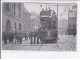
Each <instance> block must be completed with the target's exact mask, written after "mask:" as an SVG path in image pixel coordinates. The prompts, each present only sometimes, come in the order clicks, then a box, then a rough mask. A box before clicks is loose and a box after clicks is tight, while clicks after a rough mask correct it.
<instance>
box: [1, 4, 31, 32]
mask: <svg viewBox="0 0 80 60" xmlns="http://www.w3.org/2000/svg"><path fill="white" fill-rule="evenodd" d="M29 21H30V13H29V12H28V11H26V9H25V7H24V4H23V3H3V5H2V30H3V32H5V31H10V30H12V31H13V32H18V31H22V32H26V31H28V27H29V25H28V22H29ZM29 28H30V27H29Z"/></svg>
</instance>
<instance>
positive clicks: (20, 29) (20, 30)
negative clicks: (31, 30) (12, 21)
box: [19, 23, 21, 31]
mask: <svg viewBox="0 0 80 60" xmlns="http://www.w3.org/2000/svg"><path fill="white" fill-rule="evenodd" d="M19 30H20V31H21V23H19Z"/></svg>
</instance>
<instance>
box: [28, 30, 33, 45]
mask: <svg viewBox="0 0 80 60" xmlns="http://www.w3.org/2000/svg"><path fill="white" fill-rule="evenodd" d="M29 36H30V39H31V41H30V44H32V43H33V32H32V31H31V32H30V33H29Z"/></svg>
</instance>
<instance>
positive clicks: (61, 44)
mask: <svg viewBox="0 0 80 60" xmlns="http://www.w3.org/2000/svg"><path fill="white" fill-rule="evenodd" d="M58 37H59V39H58V40H57V44H54V43H49V44H45V43H44V44H41V41H40V43H39V44H37V43H36V44H30V39H28V40H25V39H23V41H22V44H18V43H15V41H14V43H8V44H4V43H3V44H2V49H3V50H26V51H76V36H75V37H74V36H73V35H64V34H63V35H59V36H58Z"/></svg>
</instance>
